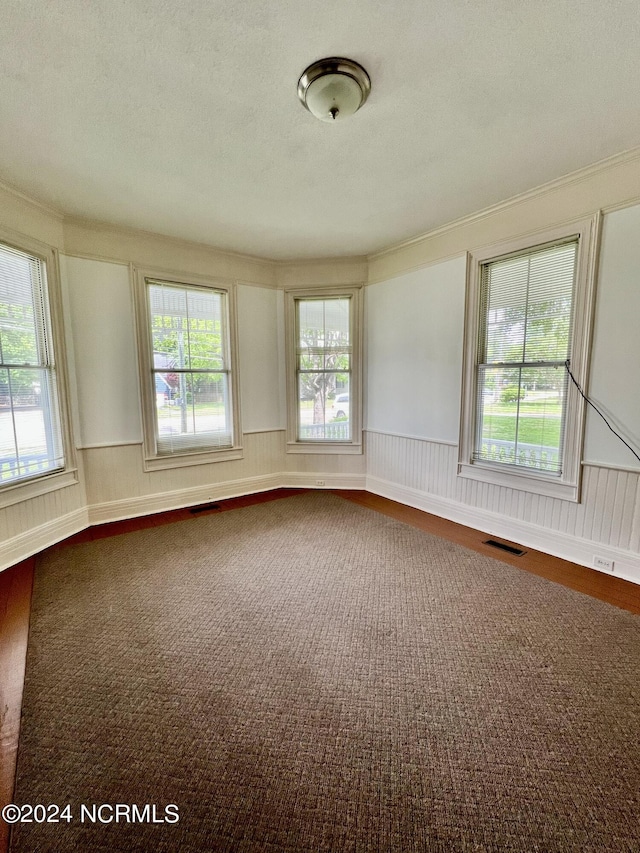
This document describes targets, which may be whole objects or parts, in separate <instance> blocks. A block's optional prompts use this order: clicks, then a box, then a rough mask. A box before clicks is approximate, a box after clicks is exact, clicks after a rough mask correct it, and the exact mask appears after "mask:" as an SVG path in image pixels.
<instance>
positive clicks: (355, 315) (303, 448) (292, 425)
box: [285, 284, 363, 454]
mask: <svg viewBox="0 0 640 853" xmlns="http://www.w3.org/2000/svg"><path fill="white" fill-rule="evenodd" d="M340 298H342V299H349V300H351V303H350V304H351V311H350V316H349V333H350V338H351V359H352V361H351V377H350V387H349V419H350V423H351V438H350V439H349V440H348V441H336V440H331V439H321V440H318V441H312V440H308V439H307V440H304V439H303V440H301V439H299V438H298V382H297V380H298V373H297V343H298V342H297V310H296V302H297V301H299V300H305V299H318V300H322V299H340ZM362 327H363V285H362V284H358V285H344V286H331V287H311V288H310V287H291V288H287V289H286V290H285V330H286V347H285V349H286V383H287V444H286V449H287V453H308V454H318V453H321V454H362V452H363V449H362V365H363V353H362V346H363V334H362Z"/></svg>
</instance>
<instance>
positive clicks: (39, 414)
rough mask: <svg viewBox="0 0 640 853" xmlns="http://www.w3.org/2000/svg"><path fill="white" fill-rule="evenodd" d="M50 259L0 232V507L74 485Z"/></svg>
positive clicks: (33, 244)
mask: <svg viewBox="0 0 640 853" xmlns="http://www.w3.org/2000/svg"><path fill="white" fill-rule="evenodd" d="M68 387H69V386H68V378H67V371H66V354H65V348H64V329H63V321H62V298H61V292H60V281H59V273H58V258H57V254H56V252H55V250H54V249H52V248H51V247H50V246H46V245H44V244H42V243H39V242H38V241H35V240H32V239H29V238H26V237H23V236H21V235H15V234H12V233H10V232H6V231H0V507H5V506H10V505H11V504H14V503H17V502H20V501H24V500H28V499H30V498H34V497H37V496H39V495H42V494H46V493H47V492H51V491H56V490H58V489H60V488H64V487H66V486H69V485H73V484H75V483H77V482H78V479H77V469H76V465H75V452H74V447H73V440H72V435H71V419H70V413H69V405H68V400H69V396H68Z"/></svg>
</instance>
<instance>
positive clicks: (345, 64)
mask: <svg viewBox="0 0 640 853" xmlns="http://www.w3.org/2000/svg"><path fill="white" fill-rule="evenodd" d="M370 91H371V80H370V78H369V75H368V74H367V72H366V71H365V70H364V68H363V67H362V65H359V64H358V63H357V62H354V61H353V60H352V59H344V58H342V57H338V56H332V57H329V58H328V59H320V60H318V61H317V62H314V63H313V64H312V65H310V66H309V67H308V68H307V69H306V70H305V71H304V72H303V73H302V76H301V77H300V80H299V81H298V97H299V98H300V100H301V101H302V103H303V104H304V106H305V107H306V108H307V109H308V110H309V112H310V113H312V115H314V116H315V117H316V118H319V119H320V120H321V121H341V120H342V119H345V118H348V116H351V115H353V114H354V113H355V112H357V111H358V110H359V109H360V107H361V106H362V105H363V104H364V102H365V101H366V100H367V98H368V97H369V92H370Z"/></svg>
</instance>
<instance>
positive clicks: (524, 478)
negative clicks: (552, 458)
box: [458, 462, 580, 503]
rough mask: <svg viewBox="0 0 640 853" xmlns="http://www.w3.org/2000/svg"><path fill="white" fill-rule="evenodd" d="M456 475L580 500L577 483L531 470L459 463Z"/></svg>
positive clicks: (523, 490) (520, 489) (549, 495)
mask: <svg viewBox="0 0 640 853" xmlns="http://www.w3.org/2000/svg"><path fill="white" fill-rule="evenodd" d="M458 476H459V477H464V478H465V479H468V480H477V481H478V482H481V483H491V484H493V485H495V486H505V487H507V488H511V489H516V490H518V491H521V492H529V493H531V494H534V495H543V496H544V497H549V498H558V499H559V500H563V501H572V502H573V503H578V502H579V500H580V487H579V484H578V483H569V482H566V481H562V480H561V479H559V478H551V477H547V476H545V475H544V474H535V473H534V472H532V471H528V472H526V473H524V472H522V471H513V470H505V469H504V468H502V467H498V466H495V465H483V464H481V463H478V462H476V463H474V464H473V465H470V464H468V463H467V464H465V463H460V464H459V465H458Z"/></svg>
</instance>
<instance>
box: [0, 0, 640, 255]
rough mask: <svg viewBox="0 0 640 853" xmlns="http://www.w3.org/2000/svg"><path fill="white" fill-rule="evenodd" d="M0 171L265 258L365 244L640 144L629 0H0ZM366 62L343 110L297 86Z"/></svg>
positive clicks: (406, 234)
mask: <svg viewBox="0 0 640 853" xmlns="http://www.w3.org/2000/svg"><path fill="white" fill-rule="evenodd" d="M0 28H1V31H2V35H3V38H2V41H3V45H2V51H1V52H0V179H1V180H3V181H5V182H6V183H9V184H11V185H12V186H14V187H16V188H18V189H20V190H22V191H23V192H25V193H27V194H29V195H31V196H32V197H34V198H37V199H40V200H42V201H44V202H47V203H49V204H53V205H55V206H56V207H58V208H60V209H62V210H63V211H65V212H66V213H68V214H71V215H75V216H82V217H86V218H89V219H96V220H101V221H106V222H110V223H113V224H117V225H124V226H132V227H135V228H140V229H144V230H149V231H155V232H159V233H162V234H167V235H171V236H176V237H182V238H186V239H190V240H196V241H199V242H204V243H208V244H211V245H213V246H217V247H219V248H223V249H230V250H235V251H240V252H246V253H249V254H254V255H260V256H264V257H270V258H303V257H329V256H331V257H334V256H340V255H358V254H365V253H370V252H374V251H376V250H379V249H382V248H385V247H387V246H389V245H391V244H394V243H396V242H399V241H401V240H404V239H407V238H410V237H413V236H416V235H417V234H420V233H423V232H425V231H428V230H431V229H433V228H435V227H437V226H439V225H442V224H444V223H446V222H449V221H451V220H453V219H456V218H458V217H460V216H463V215H465V214H468V213H472V212H474V211H477V210H480V209H482V208H484V207H487V206H488V205H491V204H493V203H495V202H498V201H501V200H503V199H505V198H508V197H510V196H513V195H515V194H517V193H520V192H522V191H525V190H527V189H531V188H533V187H535V186H537V185H539V184H541V183H544V182H546V181H549V180H552V179H554V178H557V177H559V176H561V175H564V174H567V173H568V172H571V171H573V170H575V169H578V168H580V167H582V166H586V165H588V164H590V163H593V162H595V161H597V160H600V159H602V158H604V157H607V156H610V155H613V154H617V153H619V152H621V151H624V150H626V149H629V148H632V147H635V146H637V145H640V108H639V107H640V98H639V95H640V85H639V83H640V50H639V45H640V8H639V6H638V0H609V2H607V3H603V2H602V0H580V1H579V2H578V0H533V2H524V0H522V2H518V0H440V2H430V0H399V2H397V3H391V2H389V0H386V2H377V1H376V0H346V1H345V0H323V2H321V3H319V2H314V3H311V2H308V0H240V2H236V3H233V2H230V0H224V2H223V0H206V2H203V0H191V2H176V0H171V2H166V0H91V2H90V0H64V2H60V0H37V2H35V1H34V2H25V0H3V2H2V3H1V4H0ZM330 55H342V56H349V57H351V58H353V59H355V60H357V61H358V62H360V63H361V64H363V65H364V66H365V68H366V69H367V70H368V72H369V74H370V76H371V79H372V92H371V96H370V98H369V101H368V102H367V104H366V105H365V107H364V108H363V109H362V110H361V111H360V112H358V113H357V114H356V115H355V116H354V117H353V118H351V119H349V120H348V121H345V122H341V123H336V124H334V125H329V124H326V123H323V122H320V121H318V120H317V119H314V118H313V117H312V116H311V114H310V113H308V112H307V111H306V110H304V109H303V107H302V106H301V105H300V103H299V102H298V100H297V96H296V85H297V81H298V77H299V75H300V74H301V72H302V71H303V70H304V69H305V67H306V66H307V65H308V64H309V63H311V62H313V61H314V60H316V59H319V58H321V57H323V56H330Z"/></svg>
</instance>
